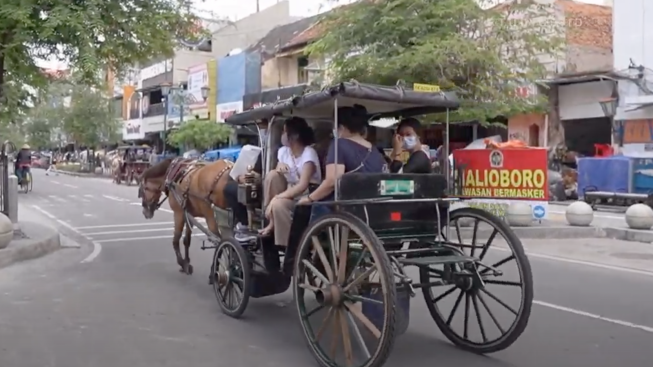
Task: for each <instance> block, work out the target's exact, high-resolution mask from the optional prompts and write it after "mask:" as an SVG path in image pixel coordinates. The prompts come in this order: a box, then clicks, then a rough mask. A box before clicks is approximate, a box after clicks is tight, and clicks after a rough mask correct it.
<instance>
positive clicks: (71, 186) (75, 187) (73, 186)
mask: <svg viewBox="0 0 653 367" xmlns="http://www.w3.org/2000/svg"><path fill="white" fill-rule="evenodd" d="M63 185H64V186H66V187H70V188H71V189H79V186H75V185H69V184H63Z"/></svg>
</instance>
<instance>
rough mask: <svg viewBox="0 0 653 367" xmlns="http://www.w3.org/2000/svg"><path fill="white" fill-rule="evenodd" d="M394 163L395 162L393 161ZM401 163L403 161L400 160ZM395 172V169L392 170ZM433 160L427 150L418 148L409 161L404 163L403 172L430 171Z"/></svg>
mask: <svg viewBox="0 0 653 367" xmlns="http://www.w3.org/2000/svg"><path fill="white" fill-rule="evenodd" d="M392 163H394V162H392ZM400 163H401V162H400ZM392 172H394V171H392ZM430 172H431V160H430V159H429V157H428V155H426V152H425V151H423V150H418V151H416V152H414V153H413V154H411V155H410V157H409V158H408V162H406V164H405V165H404V170H403V173H430Z"/></svg>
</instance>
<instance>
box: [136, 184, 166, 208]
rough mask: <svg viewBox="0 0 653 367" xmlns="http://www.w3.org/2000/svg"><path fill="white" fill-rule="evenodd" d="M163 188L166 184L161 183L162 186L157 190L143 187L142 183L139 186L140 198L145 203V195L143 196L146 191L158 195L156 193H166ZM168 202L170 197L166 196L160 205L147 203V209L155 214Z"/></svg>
mask: <svg viewBox="0 0 653 367" xmlns="http://www.w3.org/2000/svg"><path fill="white" fill-rule="evenodd" d="M162 186H165V182H163V183H161V185H159V187H158V188H156V189H153V188H149V187H143V184H142V183H141V184H140V185H139V188H138V198H139V199H143V201H144V200H145V195H143V194H144V193H145V191H151V192H153V193H156V192H159V193H164V190H163V189H162ZM166 200H168V195H165V197H164V198H163V199H161V200H160V201H159V202H158V203H157V202H154V203H147V206H146V207H147V208H148V209H150V210H151V211H152V212H155V211H156V210H157V209H159V208H160V207H161V205H162V204H163V203H165V201H166Z"/></svg>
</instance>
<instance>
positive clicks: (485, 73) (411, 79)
mask: <svg viewBox="0 0 653 367" xmlns="http://www.w3.org/2000/svg"><path fill="white" fill-rule="evenodd" d="M483 2H484V0H481V1H478V0H439V1H432V0H384V1H366V0H362V1H359V2H356V3H354V4H351V5H347V6H343V7H341V8H337V9H336V10H335V11H332V12H330V13H329V14H328V15H327V16H326V17H325V18H324V19H323V20H322V21H321V22H320V24H319V25H318V26H319V27H321V29H322V30H323V32H324V34H323V37H322V38H321V39H319V40H318V41H316V42H315V43H313V44H312V45H310V46H309V47H308V49H307V52H308V53H309V54H310V55H311V56H313V57H321V58H325V59H327V60H330V61H329V66H330V67H329V71H328V73H329V76H330V77H333V78H334V79H335V80H336V81H347V80H350V79H356V80H358V81H360V82H370V83H377V84H385V85H395V84H396V83H397V81H398V80H403V81H405V82H406V83H407V84H409V85H412V83H425V84H434V85H438V86H440V87H441V89H442V90H451V91H455V92H457V93H458V95H459V97H460V98H461V102H462V106H463V107H462V108H461V109H460V110H459V111H457V113H455V114H454V116H452V119H453V120H459V121H460V120H463V121H470V120H479V121H481V122H486V121H487V120H488V119H492V118H495V117H497V116H511V115H513V114H517V113H522V112H531V111H533V110H537V109H540V108H542V107H543V106H544V102H545V98H543V97H535V98H528V99H524V98H520V97H519V96H517V95H515V88H516V87H517V86H527V85H532V84H533V83H534V82H536V81H538V80H541V79H543V78H544V77H545V76H546V74H547V71H546V68H545V65H543V64H542V60H543V55H548V56H549V58H550V56H553V57H554V58H553V60H555V56H557V55H559V54H560V50H561V46H562V39H561V38H560V37H559V35H560V34H561V33H560V32H559V31H560V25H559V23H558V21H557V20H556V17H555V14H554V9H553V7H552V6H549V5H538V4H535V3H534V2H533V1H522V2H519V4H516V3H515V4H512V5H510V6H500V7H497V8H492V9H487V6H483V5H484V4H483ZM479 3H480V4H479Z"/></svg>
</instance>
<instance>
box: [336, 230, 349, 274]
mask: <svg viewBox="0 0 653 367" xmlns="http://www.w3.org/2000/svg"><path fill="white" fill-rule="evenodd" d="M338 233H339V237H340V259H339V260H338V265H339V268H338V283H339V284H340V285H343V284H345V279H346V278H347V257H348V256H347V255H348V250H349V242H348V241H349V227H344V228H343V232H340V231H338Z"/></svg>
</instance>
